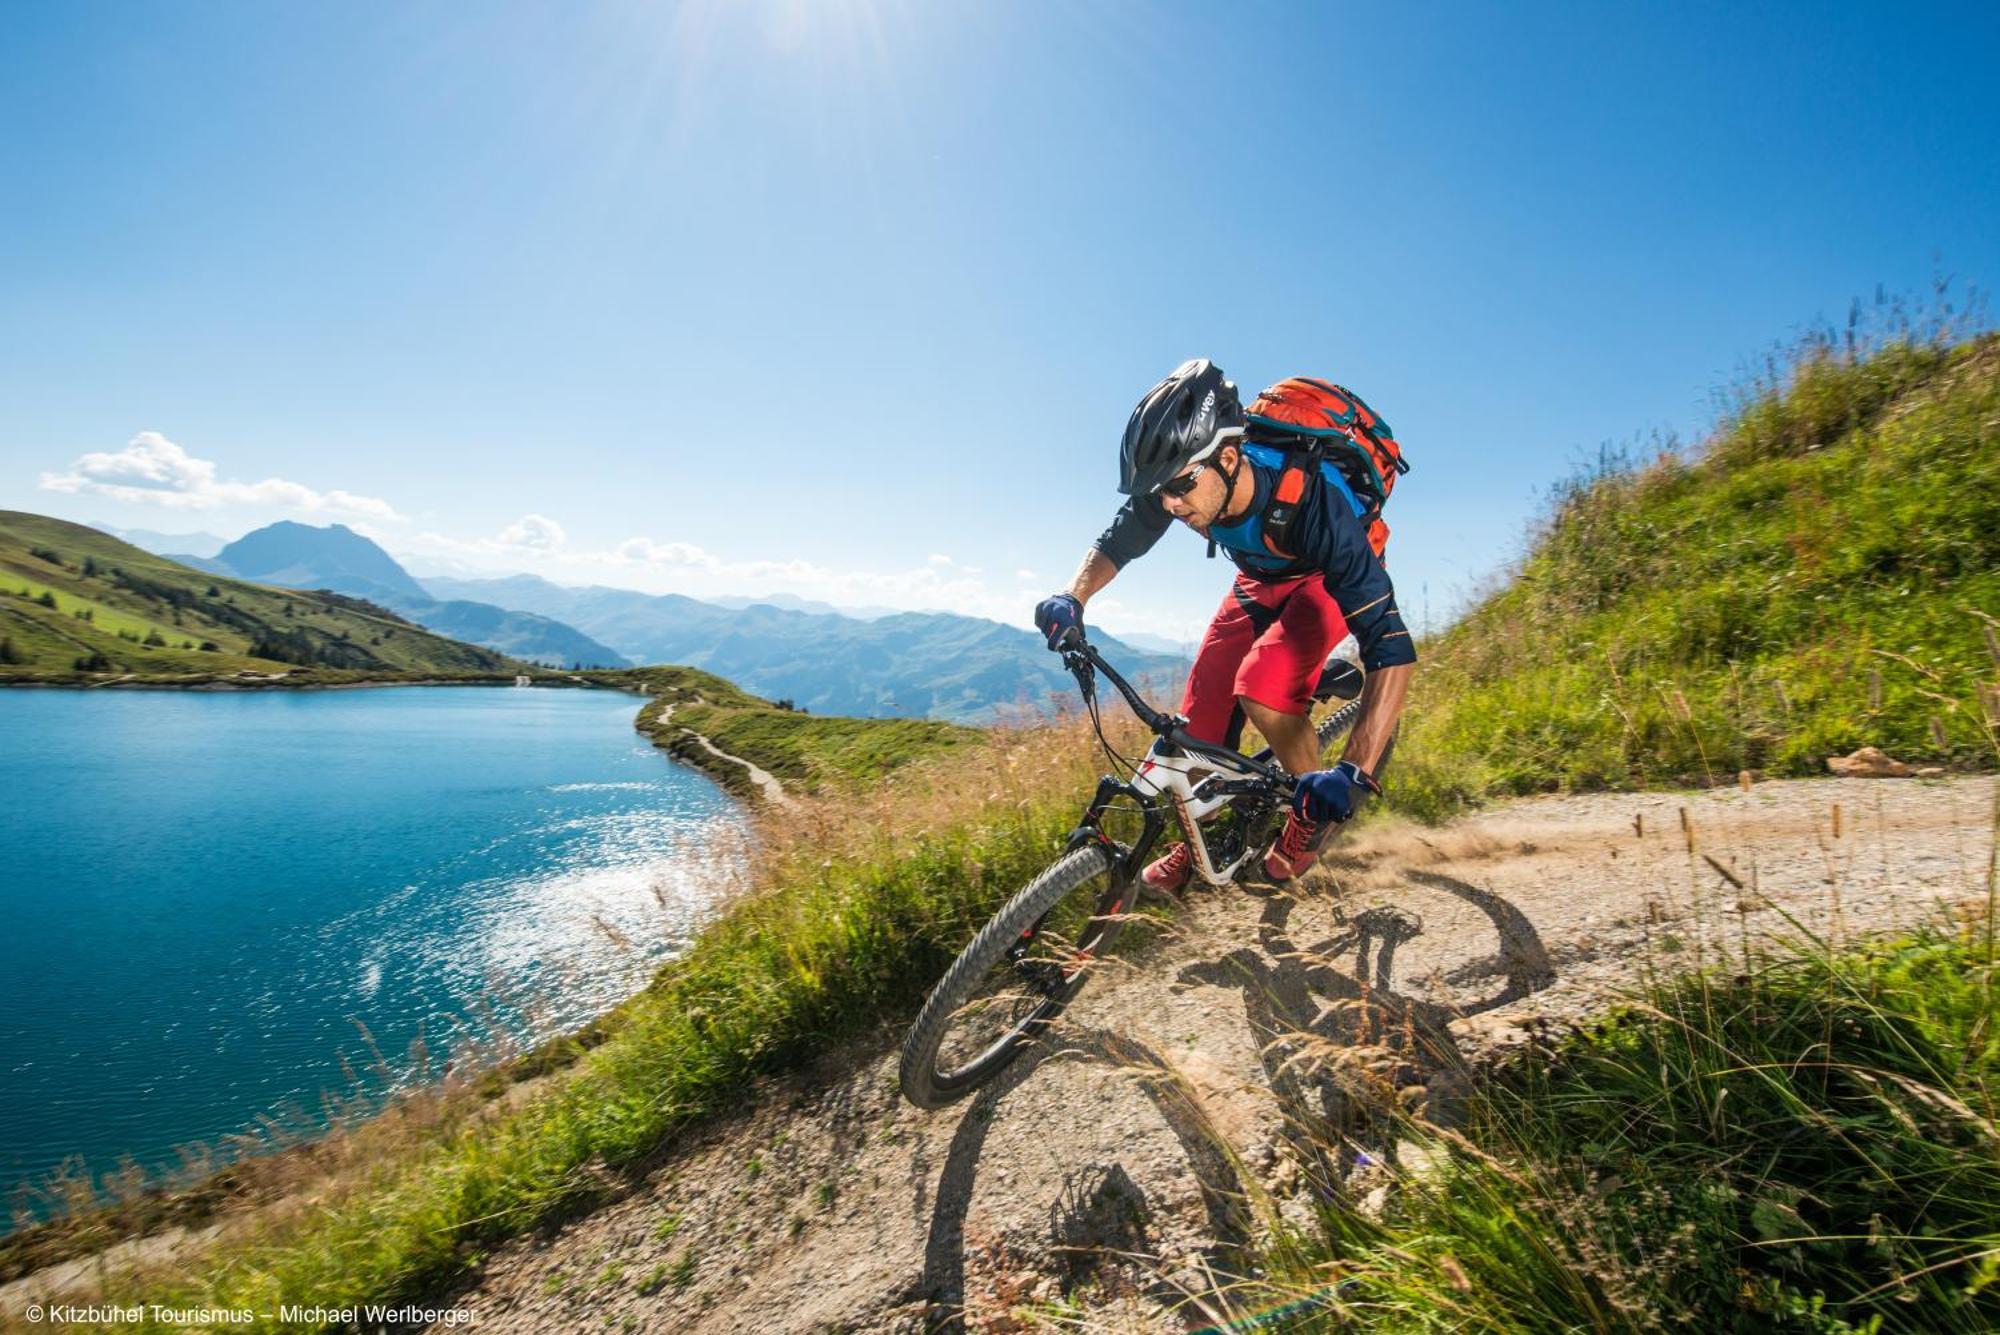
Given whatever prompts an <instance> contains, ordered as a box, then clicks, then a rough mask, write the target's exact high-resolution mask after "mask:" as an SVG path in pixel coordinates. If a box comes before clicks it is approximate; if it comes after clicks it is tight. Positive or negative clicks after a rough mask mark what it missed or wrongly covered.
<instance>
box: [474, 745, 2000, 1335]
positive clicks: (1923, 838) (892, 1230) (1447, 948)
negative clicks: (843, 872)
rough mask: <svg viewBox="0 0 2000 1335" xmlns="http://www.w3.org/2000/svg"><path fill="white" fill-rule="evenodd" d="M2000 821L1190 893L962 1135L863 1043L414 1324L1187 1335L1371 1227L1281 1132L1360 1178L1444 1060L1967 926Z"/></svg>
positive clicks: (1348, 866)
mask: <svg viewBox="0 0 2000 1335" xmlns="http://www.w3.org/2000/svg"><path fill="white" fill-rule="evenodd" d="M1995 802H1996V783H1995V780H1993V779H1991V778H1971V779H1954V780H1949V781H1915V780H1874V781H1871V780H1822V781H1803V782H1781V783H1768V784H1760V785H1758V786H1756V787H1755V788H1753V789H1750V790H1748V791H1742V790H1738V789H1727V790H1717V791H1710V792H1705V793H1688V794H1678V793H1668V794H1660V793H1653V794H1636V795H1635V794H1617V795H1609V794H1605V795H1592V796H1585V797H1562V798H1548V799H1539V800H1533V801H1526V802H1520V803H1516V804H1512V805H1510V806H1507V807H1504V808H1501V809H1497V810H1495V811H1493V812H1490V813H1487V814H1484V815H1481V816H1479V817H1476V818H1473V819H1470V820H1467V821H1463V822H1460V823H1458V824H1456V825H1454V826H1451V827H1449V828H1447V829H1443V830H1436V831H1431V830H1420V829H1415V828H1410V827H1384V828H1381V829H1378V830H1371V831H1368V832H1365V833H1364V834H1363V835H1361V836H1360V837H1358V838H1357V839H1355V840H1354V841H1352V842H1351V843H1350V844H1349V845H1346V846H1344V847H1341V848H1339V849H1338V850H1337V851H1336V852H1335V853H1332V854H1330V855H1329V856H1328V858H1327V859H1326V860H1325V861H1324V862H1323V863H1322V866H1321V869H1320V870H1319V871H1318V872H1316V873H1315V874H1314V875H1313V876H1311V877H1309V878H1308V881H1307V884H1306V885H1305V886H1303V887H1302V888H1301V889H1300V890H1299V891H1298V892H1297V893H1296V894H1278V893H1265V894H1263V895H1255V894H1250V893H1230V894H1226V895H1217V894H1205V895H1200V896H1197V897H1195V898H1193V899H1192V900H1191V901H1190V902H1189V903H1188V904H1186V905H1185V906H1184V908H1183V909H1182V910H1181V911H1180V912H1179V913H1178V914H1177V915H1176V916H1175V917H1174V918H1173V920H1172V921H1171V923H1169V924H1168V925H1167V926H1165V927H1164V928H1163V929H1162V930H1161V931H1160V932H1158V933H1157V934H1155V935H1154V936H1153V937H1152V939H1151V940H1149V941H1144V942H1139V943H1137V944H1136V945H1130V946H1121V948H1120V950H1119V952H1118V958H1117V959H1116V960H1115V961H1114V962H1113V963H1112V964H1111V965H1109V966H1108V967H1107V968H1106V970H1105V972H1104V973H1103V975H1102V976H1101V977H1100V978H1098V979H1097V980H1095V981H1093V983H1092V985H1091V987H1090V988H1089V989H1087V990H1086V991H1085V992H1084V993H1083V994H1082V996H1081V997H1080V998H1079V1000H1078V1002H1077V1004H1076V1005H1075V1006H1074V1007H1073V1008H1072V1011H1071V1014H1070V1016H1069V1017H1068V1020H1067V1022H1066V1024H1065V1026H1064V1028H1063V1029H1062V1031H1061V1033H1060V1034H1059V1035H1058V1036H1057V1040H1056V1041H1055V1042H1053V1043H1051V1044H1049V1045H1048V1047H1047V1048H1046V1049H1045V1050H1043V1051H1040V1052H1037V1053H1036V1054H1034V1055H1032V1056H1031V1057H1029V1058H1026V1059H1023V1060H1022V1061H1020V1062H1017V1063H1016V1065H1015V1067H1014V1068H1013V1069H1012V1070H1011V1071H1010V1072H1009V1073H1008V1074H1007V1075H1006V1076H1005V1077H1003V1079H1002V1080H1001V1081H1000V1082H999V1083H998V1084H997V1085H996V1086H995V1087H992V1088H989V1089H987V1090H985V1091H982V1092H981V1093H980V1094H979V1095H978V1096H976V1097H975V1098H973V1099H972V1100H970V1101H969V1102H968V1103H967V1104H965V1105H962V1106H961V1107H957V1108H953V1109H949V1110H947V1111H944V1112H940V1113H921V1112H918V1111H917V1110H915V1109H913V1108H910V1107H909V1106H907V1105H906V1104H904V1103H903V1102H902V1101H901V1099H900V1097H899V1095H898V1094H897V1091H896V1077H895V1056H896V1054H895V1045H896V1043H897V1041H898V1040H899V1038H900V1034H896V1033H889V1032H883V1033H878V1034H874V1035H871V1036H870V1037H869V1038H868V1039H867V1040H866V1041H864V1042H861V1043H858V1044H856V1045H854V1046H853V1047H852V1048H851V1049H849V1050H848V1051H845V1052H841V1053H836V1054H831V1055H829V1056H828V1057H827V1058H826V1059H825V1060H823V1061H822V1062H821V1063H820V1064H819V1066H818V1068H817V1069H815V1070H811V1071H807V1072H802V1073H800V1074H799V1075H798V1076H796V1077H793V1078H789V1079H786V1080H782V1081H772V1082H769V1083H767V1084H766V1085H764V1086H763V1087H762V1088H760V1089H759V1090H758V1091H757V1092H756V1096H755V1097H754V1098H752V1099H748V1100H746V1106H745V1110H744V1111H742V1112H741V1113H739V1114H736V1115H734V1116H731V1117H727V1118H724V1119H721V1120H719V1121H717V1122H716V1123H714V1124H711V1125H709V1126H706V1127H704V1128H702V1129H701V1130H699V1131H698V1132H696V1133H692V1134H690V1135H689V1136H687V1137H686V1138H684V1139H683V1140H682V1141H681V1142H680V1143H678V1144H676V1145H674V1146H671V1147H669V1148H668V1149H667V1150H665V1151H663V1153H662V1155H661V1156H660V1157H659V1159H658V1160H657V1161H656V1162H655V1163H654V1164H653V1165H652V1166H651V1167H650V1169H649V1171H648V1172H647V1173H646V1174H645V1176H644V1177H643V1178H642V1179H641V1180H639V1181H638V1182H637V1183H636V1185H634V1186H633V1187H632V1188H631V1189H630V1190H629V1191H628V1192H627V1194H626V1195H625V1196H624V1197H623V1198H622V1199H619V1200H616V1201H614V1202H613V1203H611V1204H609V1205H607V1206H604V1207H602V1208H600V1209H598V1210H597V1211H595V1212H594V1213H592V1214H589V1215H587V1216H585V1217H582V1218H580V1219H577V1220H574V1221H572V1222H570V1223H569V1224H568V1225H566V1226H563V1227H561V1228H558V1229H554V1230H551V1231H549V1232H547V1233H545V1234H542V1235H538V1236H534V1237H530V1238H525V1239H521V1240H518V1241H516V1242H514V1243H512V1244H509V1245H508V1246H506V1247H504V1248H502V1249H501V1250H500V1251H498V1252H497V1253H496V1254H495V1255H494V1256H493V1257H491V1258H490V1259H489V1260H488V1262H487V1264H486V1265H485V1267H484V1269H483V1271H482V1273H481V1274H480V1275H478V1276H476V1277H475V1279H474V1280H473V1282H472V1283H471V1284H470V1285H469V1286H468V1287H466V1288H464V1289H462V1290H461V1291H459V1292H457V1293H455V1294H445V1295H439V1296H438V1303H437V1305H442V1306H449V1305H451V1304H452V1303H454V1302H455V1303H457V1304H458V1305H459V1306H461V1307H465V1308H470V1309H471V1312H472V1314H473V1316H472V1320H473V1322H474V1324H475V1326H476V1328H477V1329H479V1330H481V1331H483V1332H488V1335H494V1333H496V1332H506V1331H570V1330H575V1329H579V1328H582V1327H585V1326H589V1327H591V1328H614V1329H615V1328H625V1329H645V1330H672V1331H696V1332H737V1331H758V1332H794V1331H796V1332H806V1331H871V1332H872V1331H907V1332H918V1331H930V1330H937V1329H970V1330H977V1331H1009V1330H1025V1329H1037V1328H1039V1329H1083V1328H1088V1329H1102V1330H1120V1331H1123V1330H1144V1331H1184V1330H1188V1329H1191V1328H1198V1327H1200V1326H1203V1325H1206V1324H1208V1323H1209V1322H1210V1321H1211V1320H1213V1319H1214V1317H1215V1316H1216V1315H1218V1313H1216V1312H1214V1311H1213V1310H1212V1309H1213V1306H1214V1303H1213V1299H1212V1297H1208V1298H1204V1297H1203V1295H1210V1294H1212V1293H1213V1291H1214V1290H1215V1288H1216V1287H1217V1286H1218V1285H1222V1284H1226V1282H1227V1280H1226V1277H1227V1275H1228V1274H1229V1273H1230V1271H1231V1268H1232V1266H1233V1265H1234V1264H1236V1263H1237V1260H1238V1257H1239V1256H1240V1254H1241V1252H1242V1249H1243V1248H1244V1246H1245V1244H1246V1243H1247V1242H1249V1241H1251V1240H1252V1239H1253V1238H1254V1237H1255V1235H1256V1232H1257V1230H1258V1229H1259V1227H1260V1224H1259V1222H1258V1221H1259V1219H1260V1218H1262V1217H1265V1215H1264V1212H1265V1211H1267V1210H1270V1209H1276V1210H1278V1211H1280V1212H1282V1213H1285V1214H1288V1215H1301V1216H1302V1213H1303V1211H1304V1209H1305V1208H1306V1205H1307V1202H1309V1201H1310V1200H1311V1199H1312V1198H1313V1194H1314V1192H1313V1188H1314V1187H1315V1186H1317V1188H1318V1189H1319V1190H1322V1191H1336V1192H1343V1193H1347V1198H1348V1199H1353V1198H1355V1197H1359V1198H1361V1199H1363V1200H1365V1199H1366V1196H1367V1193H1368V1192H1369V1191H1370V1189H1371V1178H1370V1170H1369V1169H1368V1168H1366V1167H1365V1166H1363V1167H1358V1168H1357V1165H1356V1164H1355V1163H1354V1162H1353V1161H1351V1159H1350V1161H1347V1162H1332V1163H1330V1162H1328V1161H1327V1159H1326V1158H1325V1155H1324V1152H1323V1151H1322V1150H1321V1149H1320V1148H1319V1144H1318V1142H1319V1140H1320V1139H1321V1137H1317V1136H1307V1135H1304V1134H1302V1132H1303V1131H1305V1130H1309V1129H1315V1130H1318V1131H1320V1132H1321V1133H1322V1136H1323V1133H1324V1130H1325V1128H1326V1127H1327V1126H1328V1125H1333V1126H1336V1127H1339V1128H1341V1129H1343V1130H1344V1131H1345V1132H1346V1133H1347V1135H1348V1136H1349V1137H1350V1139H1351V1142H1352V1143H1353V1144H1354V1145H1358V1146H1362V1147H1365V1146H1367V1145H1368V1144H1369V1128H1370V1126H1371V1125H1372V1121H1371V1116H1372V1115H1371V1111H1370V1110H1371V1109H1376V1108H1380V1107H1381V1106H1382V1102H1381V1101H1382V1100H1385V1099H1391V1098H1393V1099H1396V1100H1398V1101H1400V1102H1402V1103H1404V1104H1405V1105H1426V1106H1428V1107H1429V1109H1430V1111H1431V1112H1432V1113H1433V1114H1434V1115H1438V1116H1443V1117H1448V1116H1449V1112H1450V1107H1451V1104H1452V1100H1453V1097H1454V1094H1455V1092H1456V1090H1457V1089H1458V1088H1459V1086H1460V1082H1461V1081H1462V1078H1463V1077H1462V1074H1460V1072H1462V1070H1463V1067H1464V1065H1465V1064H1466V1063H1467V1062H1476V1061H1477V1060H1479V1059H1480V1058H1482V1057H1485V1056H1489V1055H1491V1054H1492V1053H1493V1052H1495V1051H1496V1050H1499V1049H1502V1048H1504V1047H1505V1046H1506V1045H1508V1044H1509V1043H1511V1042H1515V1041H1518V1040H1519V1038H1520V1037H1521V1035H1522V1033H1523V1030H1524V1028H1526V1027H1531V1026H1533V1025H1534V1024H1536V1023H1537V1022H1547V1021H1556V1022H1560V1021H1564V1020H1569V1019H1574V1018H1577V1017H1581V1016H1584V1015H1587V1014H1589V1013H1591V1012H1593V1011H1595V1010H1597V1009H1600V1008H1602V1007H1603V1006H1604V1005H1605V1003H1606V1001H1607V999H1608V998H1610V997H1612V996H1613V995H1614V994H1615V993H1616V992H1617V991H1618V989H1620V988H1622V987H1626V986H1630V985H1632V984H1634V983H1636V982H1638V981H1640V980H1641V979H1642V978H1643V976H1644V975H1645V973H1646V972H1647V971H1649V970H1655V969H1657V970H1662V971H1671V970H1679V969H1682V968H1685V967H1692V966H1695V965H1697V964H1701V963H1710V964H1726V963H1730V962H1733V961H1735V960H1738V959H1740V958H1741V957H1742V956H1743V954H1744V952H1745V951H1746V950H1748V951H1751V952H1752V953H1755V952H1758V951H1761V950H1766V949H1768V948H1769V947H1770V944H1771V942H1772V941H1773V940H1775V939H1776V938H1778V937H1782V936H1785V935H1789V934H1793V933H1795V932H1796V931H1797V930H1799V929H1800V928H1803V929H1806V930H1810V931H1812V932H1813V933H1815V934H1818V935H1821V936H1827V937H1832V938H1836V939H1838V938H1843V937H1847V936H1851V935H1853V934H1856V933H1863V932H1871V931H1878V930H1882V929H1885V928H1889V927H1894V926H1898V925H1906V924H1909V923H1911V922H1913V921H1916V920H1918V919H1921V918H1924V917H1925V916H1927V915H1931V914H1935V913H1938V912H1940V911H1949V910H1950V909H1952V908H1954V907H1958V908H1961V909H1963V908H1965V904H1964V901H1966V900H1968V899H1969V898H1972V897H1974V896H1977V897H1978V900H1979V904H1980V906H1981V907H1980V909H1979V911H1980V912H1982V913H1983V912H1984V907H1983V906H1984V896H1985V893H1986V886H1987V883H1988V876H1989V867H1990V865H1991V860H1992V858H1993V856H1994V851H1993V838H1994V821H1995V810H1996V807H1995ZM1788 919H1789V921H1788ZM1794 923H1795V924H1797V926H1794V925H1793V924H1794ZM1130 939H1131V938H1130V937H1128V942H1129V941H1130ZM1384 1148H1385V1149H1386V1148H1389V1147H1384Z"/></svg>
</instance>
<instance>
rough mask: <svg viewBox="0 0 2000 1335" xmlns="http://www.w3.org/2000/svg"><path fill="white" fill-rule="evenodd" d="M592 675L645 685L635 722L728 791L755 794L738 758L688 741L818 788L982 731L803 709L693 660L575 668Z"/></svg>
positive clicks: (807, 788) (857, 778) (794, 787)
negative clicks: (609, 668)
mask: <svg viewBox="0 0 2000 1335" xmlns="http://www.w3.org/2000/svg"><path fill="white" fill-rule="evenodd" d="M577 675H579V676H582V677H583V678H584V679H586V680H589V681H596V682H601V683H603V684H605V685H615V686H621V687H624V688H626V689H635V688H636V689H643V690H644V691H646V693H647V694H649V695H651V696H652V697H653V698H652V700H651V701H649V702H648V703H647V705H646V707H645V708H644V709H642V710H640V711H639V719H638V727H639V730H640V731H641V732H643V733H645V734H646V735H647V736H648V737H651V738H652V739H653V741H654V743H655V744H656V745H658V746H660V747H662V748H663V749H665V750H666V751H668V752H669V753H671V754H672V755H674V756H675V757H677V758H679V759H681V760H683V761H685V762H686V763H688V764H690V765H693V766H695V767H696V768H698V769H702V770H705V771H707V772H708V773H709V774H711V775H713V776H715V778H716V780H717V781H718V782H719V783H721V784H722V785H723V786H724V787H726V788H728V789H730V790H731V791H732V792H736V793H739V794H754V793H755V785H754V784H752V783H751V781H750V778H749V776H748V774H747V773H746V772H745V771H744V770H743V769H741V767H739V766H735V765H731V764H729V763H728V762H727V761H722V760H719V759H718V758H717V757H716V756H715V754H714V753H713V752H711V751H709V750H707V749H706V748H705V747H703V746H702V745H701V744H700V743H699V742H696V741H695V740H694V738H695V736H696V734H699V735H701V736H703V737H706V738H708V739H709V741H711V742H713V743H714V744H715V745H716V746H717V747H719V748H721V749H722V750H724V751H727V752H728V753H729V754H730V755H733V756H741V757H742V758H743V759H745V760H747V761H749V762H750V763H751V764H753V765H756V766H758V767H759V768H760V769H764V770H768V771H769V772H770V773H771V774H772V775H773V776H774V777H775V778H776V779H777V780H778V781H779V782H780V783H782V784H783V785H784V786H785V787H786V789H787V790H789V791H792V792H816V791H819V790H820V789H822V788H826V787H829V786H839V785H842V784H851V783H858V782H865V781H868V780H872V779H877V778H880V777H881V776H882V775H884V774H887V773H888V772H889V771H890V770H893V769H895V768H897V767H898V766H901V765H904V764H907V763H908V762H909V761H911V760H914V759H916V758H918V757H919V756H927V755H931V754H934V753H936V752H939V751H944V750H949V749H951V748H953V747H957V746H963V745H965V744H967V743H969V742H973V741H976V740H977V739H978V738H979V737H980V736H981V734H980V732H979V731H978V730H977V729H975V728H968V727H963V726H961V725H959V724H956V723H943V722H938V721H935V720H930V719H874V718H840V717H834V716H828V715H820V714H808V713H803V712H801V711H799V710H796V709H793V708H791V707H790V706H789V704H781V703H773V702H772V701H769V700H765V699H762V698H760V697H758V696H754V695H751V694H750V693H749V692H747V691H745V690H743V689H741V688H740V687H738V686H736V685H734V684H733V683H731V682H728V681H725V680H723V679H722V678H721V677H718V676H715V675H714V674H712V673H708V672H703V671H701V670H700V669H698V668H688V667H651V668H634V669H632V670H630V671H615V672H586V673H580V674H577Z"/></svg>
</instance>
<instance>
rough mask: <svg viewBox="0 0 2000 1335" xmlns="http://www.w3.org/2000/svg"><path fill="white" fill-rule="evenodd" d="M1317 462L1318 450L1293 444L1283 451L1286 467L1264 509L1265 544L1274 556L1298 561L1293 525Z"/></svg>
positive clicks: (1280, 474)
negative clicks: (1293, 545) (1293, 537)
mask: <svg viewBox="0 0 2000 1335" xmlns="http://www.w3.org/2000/svg"><path fill="white" fill-rule="evenodd" d="M1318 461H1319V451H1318V450H1317V449H1314V448H1312V447H1311V446H1307V445H1294V446H1293V447H1292V448H1291V449H1289V450H1287V451H1286V452H1285V466H1284V468H1283V469H1282V470H1281V471H1280V472H1279V473H1278V483H1277V485H1276V486H1274V487H1272V488H1271V500H1270V503H1269V504H1268V505H1267V506H1266V507H1265V510H1264V545H1265V546H1266V547H1268V548H1270V549H1271V554H1272V555H1274V556H1282V557H1284V558H1285V559H1286V560H1287V561H1293V560H1297V559H1298V557H1297V553H1295V552H1294V551H1293V550H1292V525H1293V524H1295V523H1297V522H1298V518H1299V504H1300V502H1301V501H1303V500H1304V499H1305V494H1306V482H1307V481H1308V478H1309V475H1310V474H1311V473H1312V471H1313V469H1314V468H1315V466H1317V464H1318Z"/></svg>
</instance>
